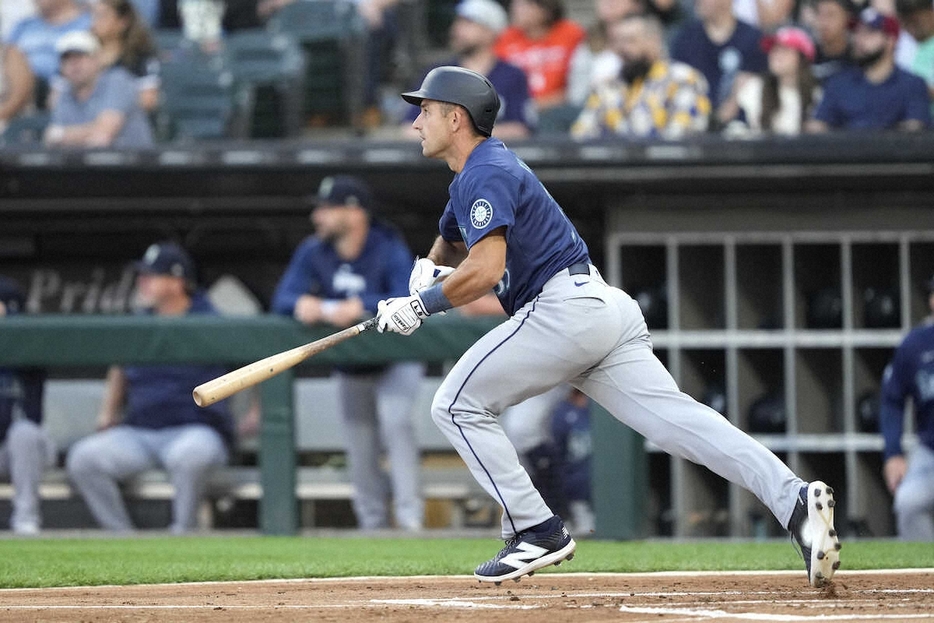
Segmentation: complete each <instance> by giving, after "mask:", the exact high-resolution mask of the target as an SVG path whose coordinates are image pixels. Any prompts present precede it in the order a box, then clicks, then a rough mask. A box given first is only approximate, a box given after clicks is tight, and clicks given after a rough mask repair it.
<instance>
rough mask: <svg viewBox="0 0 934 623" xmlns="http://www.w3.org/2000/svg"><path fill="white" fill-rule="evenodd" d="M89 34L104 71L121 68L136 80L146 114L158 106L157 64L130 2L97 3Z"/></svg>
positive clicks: (156, 59)
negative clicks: (94, 38) (96, 44)
mask: <svg viewBox="0 0 934 623" xmlns="http://www.w3.org/2000/svg"><path fill="white" fill-rule="evenodd" d="M92 16H93V22H92V31H93V32H94V34H95V35H97V38H98V39H99V40H100V42H101V51H100V61H101V65H102V66H103V67H104V68H105V69H109V68H111V67H123V68H124V69H126V70H127V71H128V72H130V73H131V74H132V75H133V76H134V77H135V78H136V88H137V91H138V93H139V105H140V107H141V108H142V109H143V110H144V111H146V112H147V113H149V112H152V111H153V110H155V108H156V106H157V105H158V104H159V60H158V58H157V54H156V47H155V45H154V44H153V41H152V37H151V36H150V34H149V30H148V29H147V28H146V25H145V24H144V23H143V21H142V20H141V19H140V16H139V14H138V13H137V12H136V9H135V8H134V6H133V3H132V2H130V0H97V2H96V3H95V4H94V9H93V11H92Z"/></svg>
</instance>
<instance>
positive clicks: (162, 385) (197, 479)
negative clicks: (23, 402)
mask: <svg viewBox="0 0 934 623" xmlns="http://www.w3.org/2000/svg"><path fill="white" fill-rule="evenodd" d="M136 268H137V270H138V271H139V276H138V278H137V295H138V297H139V300H140V303H141V304H142V305H143V306H144V307H146V308H148V309H149V310H151V312H152V313H153V314H155V315H157V316H166V317H168V316H182V315H186V314H215V313H217V312H216V311H215V309H214V307H213V306H212V305H211V303H210V302H209V301H208V299H207V297H206V296H204V295H202V294H201V293H200V292H198V291H196V290H195V268H194V263H193V262H192V260H191V258H190V257H189V255H188V253H187V252H186V251H185V250H184V249H182V247H180V246H179V245H177V244H175V243H172V242H161V243H158V244H154V245H152V246H150V247H149V248H148V249H147V250H146V254H145V255H144V256H143V259H142V260H140V261H139V262H137V263H136ZM225 372H226V370H224V369H223V368H222V367H220V366H208V365H167V364H166V365H152V366H124V367H117V366H114V367H112V368H111V369H110V370H109V371H108V373H107V385H106V388H105V391H104V398H103V402H102V404H101V410H100V415H99V417H98V429H99V432H97V433H94V434H92V435H90V436H88V437H85V438H84V439H82V440H80V441H78V442H77V443H75V445H73V446H72V448H71V450H70V451H69V453H68V458H67V460H66V467H67V470H68V476H69V478H70V479H71V481H72V482H73V483H74V484H75V486H76V487H77V488H78V491H80V492H81V495H82V496H83V497H84V501H85V502H86V503H87V505H88V508H89V509H90V510H91V513H92V514H93V515H94V518H95V519H96V520H97V522H98V523H99V524H100V525H101V526H102V527H103V528H105V529H107V530H113V531H118V532H129V531H131V530H133V524H132V522H131V521H130V516H129V514H128V513H127V509H126V506H125V504H124V503H123V499H122V498H121V495H120V488H119V484H120V483H121V482H124V481H126V480H128V479H130V478H132V477H134V476H136V475H138V474H140V473H142V472H144V471H146V470H150V469H164V470H166V471H168V473H169V479H170V481H171V482H172V485H173V486H174V487H175V499H174V500H173V505H172V525H171V528H170V529H171V531H172V532H173V533H175V534H180V533H184V532H188V531H191V530H193V529H194V528H195V527H196V520H197V511H198V504H199V502H200V501H201V497H202V495H203V491H204V486H205V483H206V482H207V478H208V476H209V474H210V472H211V470H213V469H215V468H217V467H220V466H221V465H224V464H225V463H226V462H227V460H228V457H229V454H230V448H231V447H232V446H233V442H234V426H233V418H232V416H231V414H230V412H229V411H228V408H227V404H226V402H219V403H216V404H214V405H211V406H209V407H205V408H199V407H197V406H196V405H195V403H194V402H192V400H191V388H193V387H196V386H198V385H200V384H201V383H205V382H207V381H209V380H211V379H214V378H216V377H218V376H220V375H222V374H224V373H225Z"/></svg>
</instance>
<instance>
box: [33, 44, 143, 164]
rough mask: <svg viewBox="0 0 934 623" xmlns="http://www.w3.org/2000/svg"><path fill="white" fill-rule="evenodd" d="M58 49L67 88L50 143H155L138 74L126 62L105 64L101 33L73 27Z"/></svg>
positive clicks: (52, 124) (54, 111)
mask: <svg viewBox="0 0 934 623" xmlns="http://www.w3.org/2000/svg"><path fill="white" fill-rule="evenodd" d="M55 49H56V51H57V52H58V54H59V61H60V63H59V71H60V72H61V74H62V76H63V77H64V78H65V82H64V92H63V93H61V95H60V96H58V97H57V98H55V99H56V101H55V103H54V106H53V107H52V111H51V114H52V118H51V121H50V123H49V127H48V128H46V131H45V137H44V138H45V144H46V145H49V146H56V147H57V146H61V147H68V146H71V147H126V148H146V147H151V146H152V144H153V138H152V129H151V128H150V127H149V121H148V120H147V119H146V114H145V112H144V111H143V109H142V108H140V106H139V101H138V97H137V92H138V91H137V88H136V79H135V78H134V77H133V76H132V75H130V73H129V72H128V71H127V70H126V69H124V68H122V67H111V68H109V69H106V70H105V69H103V67H102V65H101V61H100V59H99V52H100V43H99V42H98V40H97V37H95V36H94V35H93V34H91V33H90V32H88V31H85V30H78V31H74V32H70V33H68V34H66V35H64V36H62V38H61V39H59V40H58V42H57V43H56V44H55Z"/></svg>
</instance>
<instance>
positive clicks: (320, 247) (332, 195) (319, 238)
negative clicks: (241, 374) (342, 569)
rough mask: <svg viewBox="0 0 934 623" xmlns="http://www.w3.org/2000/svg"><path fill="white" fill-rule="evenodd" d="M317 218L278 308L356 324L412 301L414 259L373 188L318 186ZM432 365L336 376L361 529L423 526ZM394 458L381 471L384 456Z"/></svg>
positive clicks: (334, 180) (350, 181) (340, 180)
mask: <svg viewBox="0 0 934 623" xmlns="http://www.w3.org/2000/svg"><path fill="white" fill-rule="evenodd" d="M311 203H312V204H313V205H314V210H313V211H312V215H311V218H312V220H313V221H314V224H315V235H314V236H312V237H309V238H307V239H306V240H304V241H303V242H302V243H301V244H300V245H299V246H298V248H297V249H296V250H295V253H294V254H293V255H292V260H291V262H289V266H288V268H287V269H286V271H285V273H284V274H283V275H282V279H281V280H280V281H279V285H278V286H277V287H276V291H275V294H273V299H272V311H274V312H275V313H278V314H283V315H288V316H292V317H294V318H295V319H296V320H298V321H300V322H302V323H304V324H317V323H328V324H331V325H334V326H337V327H349V326H351V325H353V324H356V323H357V322H359V321H360V320H362V319H363V318H366V317H369V316H373V315H375V314H376V305H377V303H379V301H380V300H381V299H384V298H387V297H389V298H391V297H394V296H405V295H406V294H407V293H408V289H409V285H408V283H409V271H410V270H411V268H412V260H413V257H412V252H411V251H410V250H409V248H408V246H407V245H406V244H405V241H404V240H403V239H402V236H401V234H400V233H399V232H398V231H397V230H396V229H395V228H394V227H392V226H391V225H390V224H388V223H386V222H385V221H383V220H381V219H374V218H373V209H374V207H375V206H374V203H375V202H374V199H373V195H372V193H371V191H370V188H369V186H368V185H367V184H366V183H365V182H364V181H363V180H361V179H359V178H356V177H353V176H350V175H336V176H334V177H326V178H324V179H323V180H322V181H321V185H320V186H319V188H318V193H317V196H315V197H313V198H312V199H311ZM424 373H425V366H424V364H423V363H421V362H417V361H400V362H398V363H393V364H388V365H367V366H360V365H356V366H341V367H340V368H338V369H336V370H335V372H334V379H335V381H336V382H337V387H338V393H339V395H340V401H341V415H342V419H343V422H344V436H345V440H346V448H347V463H348V466H349V468H350V477H351V480H352V481H353V486H354V495H353V509H354V513H355V514H356V517H357V524H358V525H359V527H360V528H362V529H363V530H378V529H384V528H389V527H390V514H389V507H388V504H387V502H388V498H389V493H390V491H391V493H392V497H393V510H394V519H395V527H396V528H399V529H402V530H407V531H417V530H420V529H421V528H422V522H423V515H424V500H423V499H422V496H421V491H420V478H419V472H420V470H419V462H420V457H419V450H418V444H417V442H416V437H415V427H414V425H413V423H412V405H413V404H414V402H415V398H416V396H417V395H418V389H419V385H420V383H421V380H422V377H423V376H424ZM382 449H385V451H386V455H387V457H388V458H389V474H388V479H387V475H386V474H385V473H384V472H383V469H382V466H381V465H382V461H381V458H382V457H381V455H382V452H381V450H382Z"/></svg>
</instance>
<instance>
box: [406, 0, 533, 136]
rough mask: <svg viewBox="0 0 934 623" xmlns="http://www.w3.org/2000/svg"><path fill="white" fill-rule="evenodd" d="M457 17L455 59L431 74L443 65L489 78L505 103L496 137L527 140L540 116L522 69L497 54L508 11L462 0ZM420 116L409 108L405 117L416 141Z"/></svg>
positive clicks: (452, 38) (484, 0)
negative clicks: (496, 50) (498, 38)
mask: <svg viewBox="0 0 934 623" xmlns="http://www.w3.org/2000/svg"><path fill="white" fill-rule="evenodd" d="M455 14H456V16H455V18H454V23H453V24H451V32H450V35H449V46H450V48H451V51H452V52H453V53H454V57H453V58H450V59H448V60H447V61H446V62H444V63H440V64H438V65H434V66H432V67H431V68H429V71H430V70H431V69H434V68H435V67H439V66H441V65H457V66H459V67H466V68H468V69H472V70H474V71H476V72H479V73H481V74H483V75H485V76H486V77H487V78H489V79H490V82H492V83H493V86H494V87H496V92H497V93H498V94H499V97H500V101H501V102H502V105H501V106H500V112H499V117H498V118H497V120H496V137H497V138H499V139H502V140H504V141H508V140H511V139H522V138H527V137H528V136H529V135H530V134H531V133H532V132H533V131H534V129H535V116H536V112H535V105H534V103H533V102H532V98H531V96H530V95H529V83H528V79H527V77H526V75H525V72H524V71H522V69H520V68H519V67H516V66H515V65H513V64H511V63H507V62H506V61H504V60H502V59H500V58H498V57H497V56H496V54H495V53H494V52H493V44H494V43H495V42H496V37H497V36H498V35H499V33H501V32H502V31H503V30H504V29H505V28H506V26H507V25H508V24H509V18H508V17H507V15H506V10H505V9H504V8H503V7H502V5H500V4H499V3H498V2H497V1H496V0H461V2H460V3H458V5H457V7H456V8H455ZM425 73H426V74H427V73H428V72H427V71H426V72H425ZM422 77H423V78H424V75H423V76H422ZM417 116H418V111H417V110H414V109H409V113H408V114H407V115H406V117H405V119H406V120H405V129H406V132H407V134H408V135H409V136H411V137H412V138H416V137H417V136H418V134H417V133H416V132H415V131H414V130H412V129H411V126H412V122H413V121H415V117H417Z"/></svg>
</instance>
